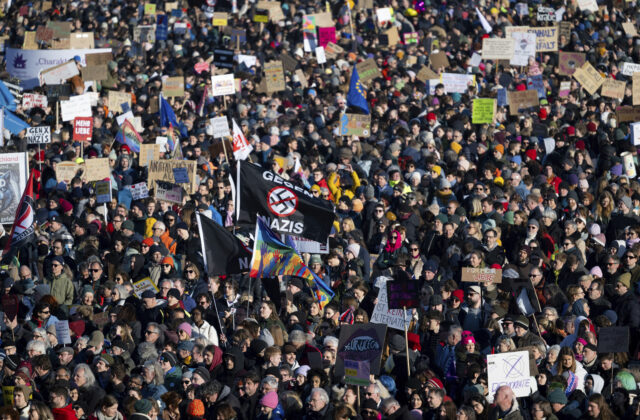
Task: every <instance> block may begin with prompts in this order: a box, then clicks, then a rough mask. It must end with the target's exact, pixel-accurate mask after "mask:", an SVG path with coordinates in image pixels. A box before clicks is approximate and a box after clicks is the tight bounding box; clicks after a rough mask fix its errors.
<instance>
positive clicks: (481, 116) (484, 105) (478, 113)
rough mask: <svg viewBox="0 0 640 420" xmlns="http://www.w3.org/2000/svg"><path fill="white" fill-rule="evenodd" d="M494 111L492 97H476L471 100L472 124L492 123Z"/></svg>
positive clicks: (494, 106)
mask: <svg viewBox="0 0 640 420" xmlns="http://www.w3.org/2000/svg"><path fill="white" fill-rule="evenodd" d="M495 111H496V100H495V99H492V98H476V99H474V100H473V111H472V114H471V122H472V123H473V124H492V123H493V118H494V114H495Z"/></svg>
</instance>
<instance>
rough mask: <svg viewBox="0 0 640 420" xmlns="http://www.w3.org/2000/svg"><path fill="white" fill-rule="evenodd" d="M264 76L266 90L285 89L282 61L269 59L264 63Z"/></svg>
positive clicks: (270, 91)
mask: <svg viewBox="0 0 640 420" xmlns="http://www.w3.org/2000/svg"><path fill="white" fill-rule="evenodd" d="M264 76H265V79H266V81H267V92H268V93H272V92H281V91H283V90H285V88H286V86H285V83H284V72H283V71H282V61H269V62H267V63H265V65H264Z"/></svg>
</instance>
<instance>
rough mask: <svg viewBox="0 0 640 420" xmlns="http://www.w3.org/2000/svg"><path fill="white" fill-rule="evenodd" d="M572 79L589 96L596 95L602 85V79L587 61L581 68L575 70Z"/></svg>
mask: <svg viewBox="0 0 640 420" xmlns="http://www.w3.org/2000/svg"><path fill="white" fill-rule="evenodd" d="M573 77H574V78H575V79H576V80H577V81H578V83H580V85H581V86H582V87H583V88H584V89H585V90H586V91H587V92H589V94H590V95H593V94H594V93H596V91H597V90H598V89H599V88H600V86H601V85H602V83H604V77H602V76H601V75H600V73H598V71H597V70H596V69H595V68H593V66H592V65H591V63H589V62H588V61H587V62H585V63H584V64H583V65H582V67H580V68H578V69H576V71H575V72H574V73H573Z"/></svg>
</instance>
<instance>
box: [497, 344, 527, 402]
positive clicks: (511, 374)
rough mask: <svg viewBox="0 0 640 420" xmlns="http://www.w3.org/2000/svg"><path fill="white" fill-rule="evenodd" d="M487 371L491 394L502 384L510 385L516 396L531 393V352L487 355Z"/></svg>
mask: <svg viewBox="0 0 640 420" xmlns="http://www.w3.org/2000/svg"><path fill="white" fill-rule="evenodd" d="M487 372H488V374H489V378H488V379H489V383H488V386H489V393H490V394H491V395H493V394H495V392H496V391H497V390H498V388H500V387H501V386H504V385H506V386H509V387H510V388H511V389H512V390H513V392H514V393H515V395H516V397H528V396H529V395H531V382H535V378H532V377H531V376H530V371H529V352H528V351H514V352H509V353H498V354H489V355H487Z"/></svg>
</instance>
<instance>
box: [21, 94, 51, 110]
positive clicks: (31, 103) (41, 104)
mask: <svg viewBox="0 0 640 420" xmlns="http://www.w3.org/2000/svg"><path fill="white" fill-rule="evenodd" d="M47 105H48V102H47V97H46V95H39V94H37V93H25V94H23V95H22V108H23V109H24V110H29V109H31V108H42V109H46V108H47Z"/></svg>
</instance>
